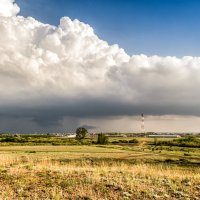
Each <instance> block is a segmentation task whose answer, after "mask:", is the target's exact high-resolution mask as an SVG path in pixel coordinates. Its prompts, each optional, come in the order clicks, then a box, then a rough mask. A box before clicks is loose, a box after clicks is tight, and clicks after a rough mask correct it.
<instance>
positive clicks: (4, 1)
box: [0, 0, 20, 17]
mask: <svg viewBox="0 0 200 200" xmlns="http://www.w3.org/2000/svg"><path fill="white" fill-rule="evenodd" d="M13 2H14V0H1V1H0V16H5V17H10V16H15V15H17V13H19V10H20V9H19V7H18V6H17V4H15V3H13Z"/></svg>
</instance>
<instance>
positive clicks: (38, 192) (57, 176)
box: [0, 146, 200, 200]
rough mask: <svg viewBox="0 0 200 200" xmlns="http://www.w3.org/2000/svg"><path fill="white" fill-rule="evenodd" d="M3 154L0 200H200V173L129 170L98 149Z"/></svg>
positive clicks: (115, 154)
mask: <svg viewBox="0 0 200 200" xmlns="http://www.w3.org/2000/svg"><path fill="white" fill-rule="evenodd" d="M0 151H1V154H0V199H8V200H10V199H14V200H15V199H30V200H32V199H33V200H35V199H42V200H43V199H55V200H59V199H85V200H86V199H88V200H89V199H92V200H93V199H94V200H99V199H103V200H104V199H105V200H107V199H113V200H114V199H134V200H140V199H147V200H149V199H160V200H161V199H169V200H173V199H174V200H175V199H188V200H189V199H196V200H197V199H200V169H199V168H198V167H179V166H167V165H166V164H159V165H155V164H154V165H153V164H142V163H140V164H131V163H129V162H126V160H124V161H123V160H117V159H116V158H120V157H121V156H122V157H125V154H127V156H128V154H129V153H130V152H127V153H125V152H124V151H121V150H118V149H103V148H99V147H86V148H84V147H81V148H80V147H79V146H76V147H75V146H74V147H3V148H1V147H0ZM27 151H30V152H29V153H27ZM33 151H36V152H33ZM121 154H123V155H121Z"/></svg>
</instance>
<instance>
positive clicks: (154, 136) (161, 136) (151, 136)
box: [148, 135, 181, 138]
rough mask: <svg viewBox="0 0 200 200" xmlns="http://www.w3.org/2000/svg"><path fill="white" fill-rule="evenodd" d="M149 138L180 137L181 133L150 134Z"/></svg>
mask: <svg viewBox="0 0 200 200" xmlns="http://www.w3.org/2000/svg"><path fill="white" fill-rule="evenodd" d="M148 137H149V138H180V137H181V136H180V135H148Z"/></svg>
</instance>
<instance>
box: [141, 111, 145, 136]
mask: <svg viewBox="0 0 200 200" xmlns="http://www.w3.org/2000/svg"><path fill="white" fill-rule="evenodd" d="M141 132H142V133H144V132H145V128H144V114H143V113H142V114H141Z"/></svg>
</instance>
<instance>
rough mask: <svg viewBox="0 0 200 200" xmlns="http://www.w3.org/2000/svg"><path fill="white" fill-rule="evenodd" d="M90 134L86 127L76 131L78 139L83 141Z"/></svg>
mask: <svg viewBox="0 0 200 200" xmlns="http://www.w3.org/2000/svg"><path fill="white" fill-rule="evenodd" d="M87 133H88V131H87V129H86V128H84V127H80V128H77V129H76V139H77V140H82V139H84V138H85V136H86V134H87Z"/></svg>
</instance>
